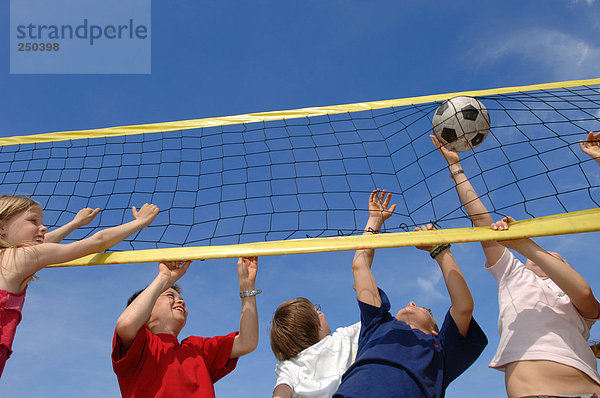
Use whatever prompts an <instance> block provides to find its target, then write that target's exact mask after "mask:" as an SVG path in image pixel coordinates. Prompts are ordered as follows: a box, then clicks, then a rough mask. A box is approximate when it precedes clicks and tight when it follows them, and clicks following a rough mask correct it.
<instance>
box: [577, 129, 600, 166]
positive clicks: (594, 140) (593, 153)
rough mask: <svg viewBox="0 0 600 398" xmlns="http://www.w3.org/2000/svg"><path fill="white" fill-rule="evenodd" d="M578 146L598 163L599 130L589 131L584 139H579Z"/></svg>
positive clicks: (599, 156) (599, 152)
mask: <svg viewBox="0 0 600 398" xmlns="http://www.w3.org/2000/svg"><path fill="white" fill-rule="evenodd" d="M579 147H580V148H581V150H582V151H583V153H586V154H588V155H589V156H590V157H591V158H592V159H594V160H595V161H596V162H597V163H598V164H599V165H600V132H599V133H596V134H594V133H593V132H591V131H590V133H589V134H588V135H587V137H586V139H585V141H583V140H581V141H579Z"/></svg>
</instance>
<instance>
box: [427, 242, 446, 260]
mask: <svg viewBox="0 0 600 398" xmlns="http://www.w3.org/2000/svg"><path fill="white" fill-rule="evenodd" d="M446 249H450V243H442V244H441V245H436V246H433V247H432V248H431V250H429V255H430V256H431V258H433V259H435V258H436V257H437V256H439V255H440V253H441V252H443V251H444V250H446Z"/></svg>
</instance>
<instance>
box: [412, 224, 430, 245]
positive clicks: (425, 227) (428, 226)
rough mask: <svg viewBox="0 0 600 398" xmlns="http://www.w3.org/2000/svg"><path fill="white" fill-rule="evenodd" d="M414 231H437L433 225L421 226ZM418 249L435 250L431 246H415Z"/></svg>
mask: <svg viewBox="0 0 600 398" xmlns="http://www.w3.org/2000/svg"><path fill="white" fill-rule="evenodd" d="M414 231H415V232H416V231H435V227H434V226H433V224H427V225H421V226H420V227H415V229H414ZM415 247H416V248H417V249H421V250H425V251H430V250H431V249H432V248H433V245H429V246H415Z"/></svg>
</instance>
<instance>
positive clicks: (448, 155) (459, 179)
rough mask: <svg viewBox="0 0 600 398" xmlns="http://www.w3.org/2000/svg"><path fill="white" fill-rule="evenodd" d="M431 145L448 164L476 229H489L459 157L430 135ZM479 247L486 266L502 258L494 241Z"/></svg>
mask: <svg viewBox="0 0 600 398" xmlns="http://www.w3.org/2000/svg"><path fill="white" fill-rule="evenodd" d="M429 137H430V138H431V141H432V142H433V145H435V147H436V148H437V150H438V151H439V152H440V154H441V155H442V157H443V158H444V159H445V160H446V162H447V163H448V169H449V170H450V175H451V177H452V179H453V180H454V183H455V184H456V192H457V193H458V197H459V198H460V202H461V203H462V205H463V207H464V208H465V211H466V212H467V214H468V215H469V218H470V219H471V221H472V222H473V225H475V226H476V227H489V226H490V225H491V224H492V222H493V220H492V216H490V213H488V211H487V209H486V208H485V205H484V204H483V202H482V201H481V199H480V198H479V196H478V195H477V192H475V189H474V188H473V186H472V185H471V182H470V181H469V179H468V178H467V176H466V174H465V172H464V170H463V169H462V167H461V165H460V156H459V155H458V153H457V152H456V151H455V150H449V149H447V148H446V147H444V146H443V145H442V144H441V143H440V142H439V141H438V139H437V138H436V136H435V135H430V136H429ZM481 247H482V248H483V252H484V254H485V257H486V259H487V261H488V264H490V265H493V264H496V262H497V261H498V260H499V259H500V257H502V253H504V248H503V247H502V246H501V245H499V244H498V243H496V242H494V241H487V242H481Z"/></svg>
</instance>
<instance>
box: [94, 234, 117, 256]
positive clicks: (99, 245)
mask: <svg viewBox="0 0 600 398" xmlns="http://www.w3.org/2000/svg"><path fill="white" fill-rule="evenodd" d="M89 239H91V242H90V243H91V245H90V249H91V250H92V253H100V252H103V251H104V250H106V249H109V248H110V247H111V246H112V245H111V242H110V241H109V239H108V236H107V235H106V233H104V231H100V232H98V233H96V234H94V235H93V236H91V237H90V238H89Z"/></svg>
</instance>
